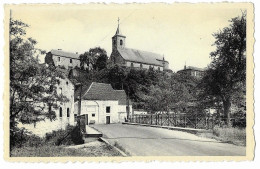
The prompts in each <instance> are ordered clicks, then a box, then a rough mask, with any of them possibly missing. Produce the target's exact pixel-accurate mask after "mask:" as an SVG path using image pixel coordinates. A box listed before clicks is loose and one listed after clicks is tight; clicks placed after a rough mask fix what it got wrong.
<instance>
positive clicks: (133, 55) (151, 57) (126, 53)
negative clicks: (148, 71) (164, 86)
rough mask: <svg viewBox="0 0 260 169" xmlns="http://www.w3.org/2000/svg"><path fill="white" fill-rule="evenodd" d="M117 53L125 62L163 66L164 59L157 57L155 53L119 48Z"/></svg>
mask: <svg viewBox="0 0 260 169" xmlns="http://www.w3.org/2000/svg"><path fill="white" fill-rule="evenodd" d="M118 52H119V53H120V55H121V56H122V57H123V58H124V59H125V60H127V61H132V62H139V63H146V64H151V65H156V66H163V60H164V58H163V56H162V55H159V54H157V53H152V52H146V51H141V50H137V49H130V48H122V49H121V48H119V49H118ZM165 62H167V61H165Z"/></svg>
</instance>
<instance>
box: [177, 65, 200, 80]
mask: <svg viewBox="0 0 260 169" xmlns="http://www.w3.org/2000/svg"><path fill="white" fill-rule="evenodd" d="M204 71H205V69H202V68H198V67H194V66H186V65H185V66H184V68H183V69H182V70H179V71H178V72H177V73H179V74H182V75H187V76H192V77H196V78H202V76H203V75H204Z"/></svg>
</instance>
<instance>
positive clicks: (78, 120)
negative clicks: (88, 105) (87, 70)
mask: <svg viewBox="0 0 260 169" xmlns="http://www.w3.org/2000/svg"><path fill="white" fill-rule="evenodd" d="M77 85H79V86H80V91H79V92H80V93H79V102H78V118H77V124H78V126H79V128H80V114H81V95H82V84H81V83H78V84H77Z"/></svg>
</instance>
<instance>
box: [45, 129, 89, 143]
mask: <svg viewBox="0 0 260 169" xmlns="http://www.w3.org/2000/svg"><path fill="white" fill-rule="evenodd" d="M45 140H46V143H49V144H52V145H71V144H83V143H84V140H83V138H82V134H81V132H80V130H79V128H78V126H76V127H74V126H67V128H66V129H65V130H62V129H60V130H57V131H53V132H51V133H47V134H46V135H45Z"/></svg>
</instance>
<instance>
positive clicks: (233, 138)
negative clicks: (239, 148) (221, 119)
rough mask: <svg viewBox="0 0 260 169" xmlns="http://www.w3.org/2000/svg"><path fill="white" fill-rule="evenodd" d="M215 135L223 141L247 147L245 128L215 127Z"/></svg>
mask: <svg viewBox="0 0 260 169" xmlns="http://www.w3.org/2000/svg"><path fill="white" fill-rule="evenodd" d="M213 134H214V135H215V136H217V137H219V138H220V139H221V140H222V141H226V142H231V143H234V144H241V145H246V129H245V128H234V127H230V128H227V127H223V128H222V127H214V129H213Z"/></svg>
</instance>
